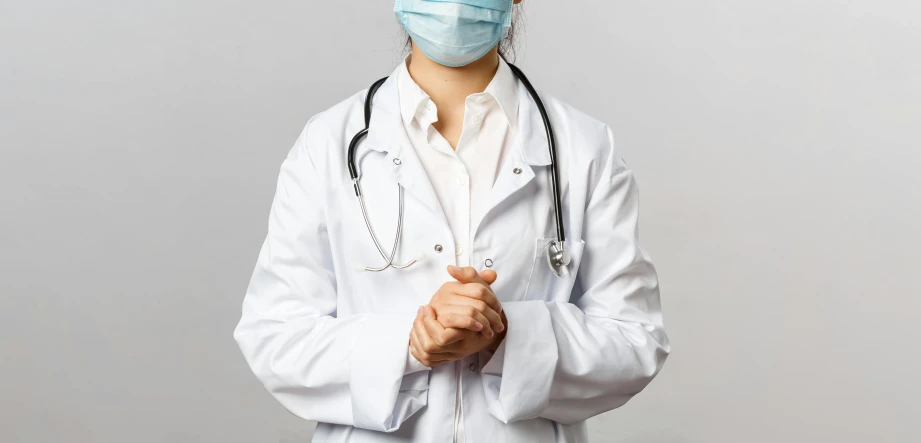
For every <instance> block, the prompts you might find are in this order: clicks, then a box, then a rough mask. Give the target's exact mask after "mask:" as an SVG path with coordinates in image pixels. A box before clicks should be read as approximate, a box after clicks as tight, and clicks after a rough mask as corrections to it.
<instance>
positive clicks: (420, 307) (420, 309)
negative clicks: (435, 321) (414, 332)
mask: <svg viewBox="0 0 921 443" xmlns="http://www.w3.org/2000/svg"><path fill="white" fill-rule="evenodd" d="M421 313H422V306H419V309H417V310H416V314H421Z"/></svg>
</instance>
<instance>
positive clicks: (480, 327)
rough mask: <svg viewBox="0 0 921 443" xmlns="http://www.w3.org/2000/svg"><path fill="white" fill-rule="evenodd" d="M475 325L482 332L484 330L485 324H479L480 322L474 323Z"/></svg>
mask: <svg viewBox="0 0 921 443" xmlns="http://www.w3.org/2000/svg"><path fill="white" fill-rule="evenodd" d="M473 325H474V326H476V328H477V329H478V330H482V329H483V324H482V323H480V322H478V321H475V322H473Z"/></svg>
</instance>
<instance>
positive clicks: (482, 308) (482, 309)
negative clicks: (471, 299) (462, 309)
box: [476, 300, 489, 312]
mask: <svg viewBox="0 0 921 443" xmlns="http://www.w3.org/2000/svg"><path fill="white" fill-rule="evenodd" d="M488 307H489V306H488V305H487V304H486V302H484V301H481V300H477V301H476V309H477V310H478V311H480V312H486V308H488Z"/></svg>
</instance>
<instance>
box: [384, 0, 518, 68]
mask: <svg viewBox="0 0 921 443" xmlns="http://www.w3.org/2000/svg"><path fill="white" fill-rule="evenodd" d="M520 19H521V9H519V5H514V8H513V9H512V26H511V27H510V28H509V30H508V35H506V36H505V38H504V39H502V41H501V42H499V56H500V57H502V58H504V59H505V60H506V61H509V62H514V61H515V56H516V55H517V53H518V45H517V43H518V41H517V38H516V37H517V35H518V30H519V27H518V22H519V21H520ZM400 29H401V32H402V33H403V35H404V36H405V38H406V42H405V43H404V44H403V51H405V52H411V51H412V50H413V38H412V37H410V36H409V34H407V33H406V31H405V30H402V29H403V28H400Z"/></svg>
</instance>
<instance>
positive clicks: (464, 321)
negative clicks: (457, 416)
mask: <svg viewBox="0 0 921 443" xmlns="http://www.w3.org/2000/svg"><path fill="white" fill-rule="evenodd" d="M442 310H443V309H442ZM481 315H482V314H481ZM438 323H441V325H442V326H444V327H445V328H454V329H464V330H468V331H475V332H480V331H482V330H483V328H484V326H483V323H480V322H478V321H476V320H475V319H474V318H473V317H471V316H469V315H464V314H458V313H455V312H449V313H447V314H439V315H438ZM486 324H489V323H488V322H487V323H486Z"/></svg>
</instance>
